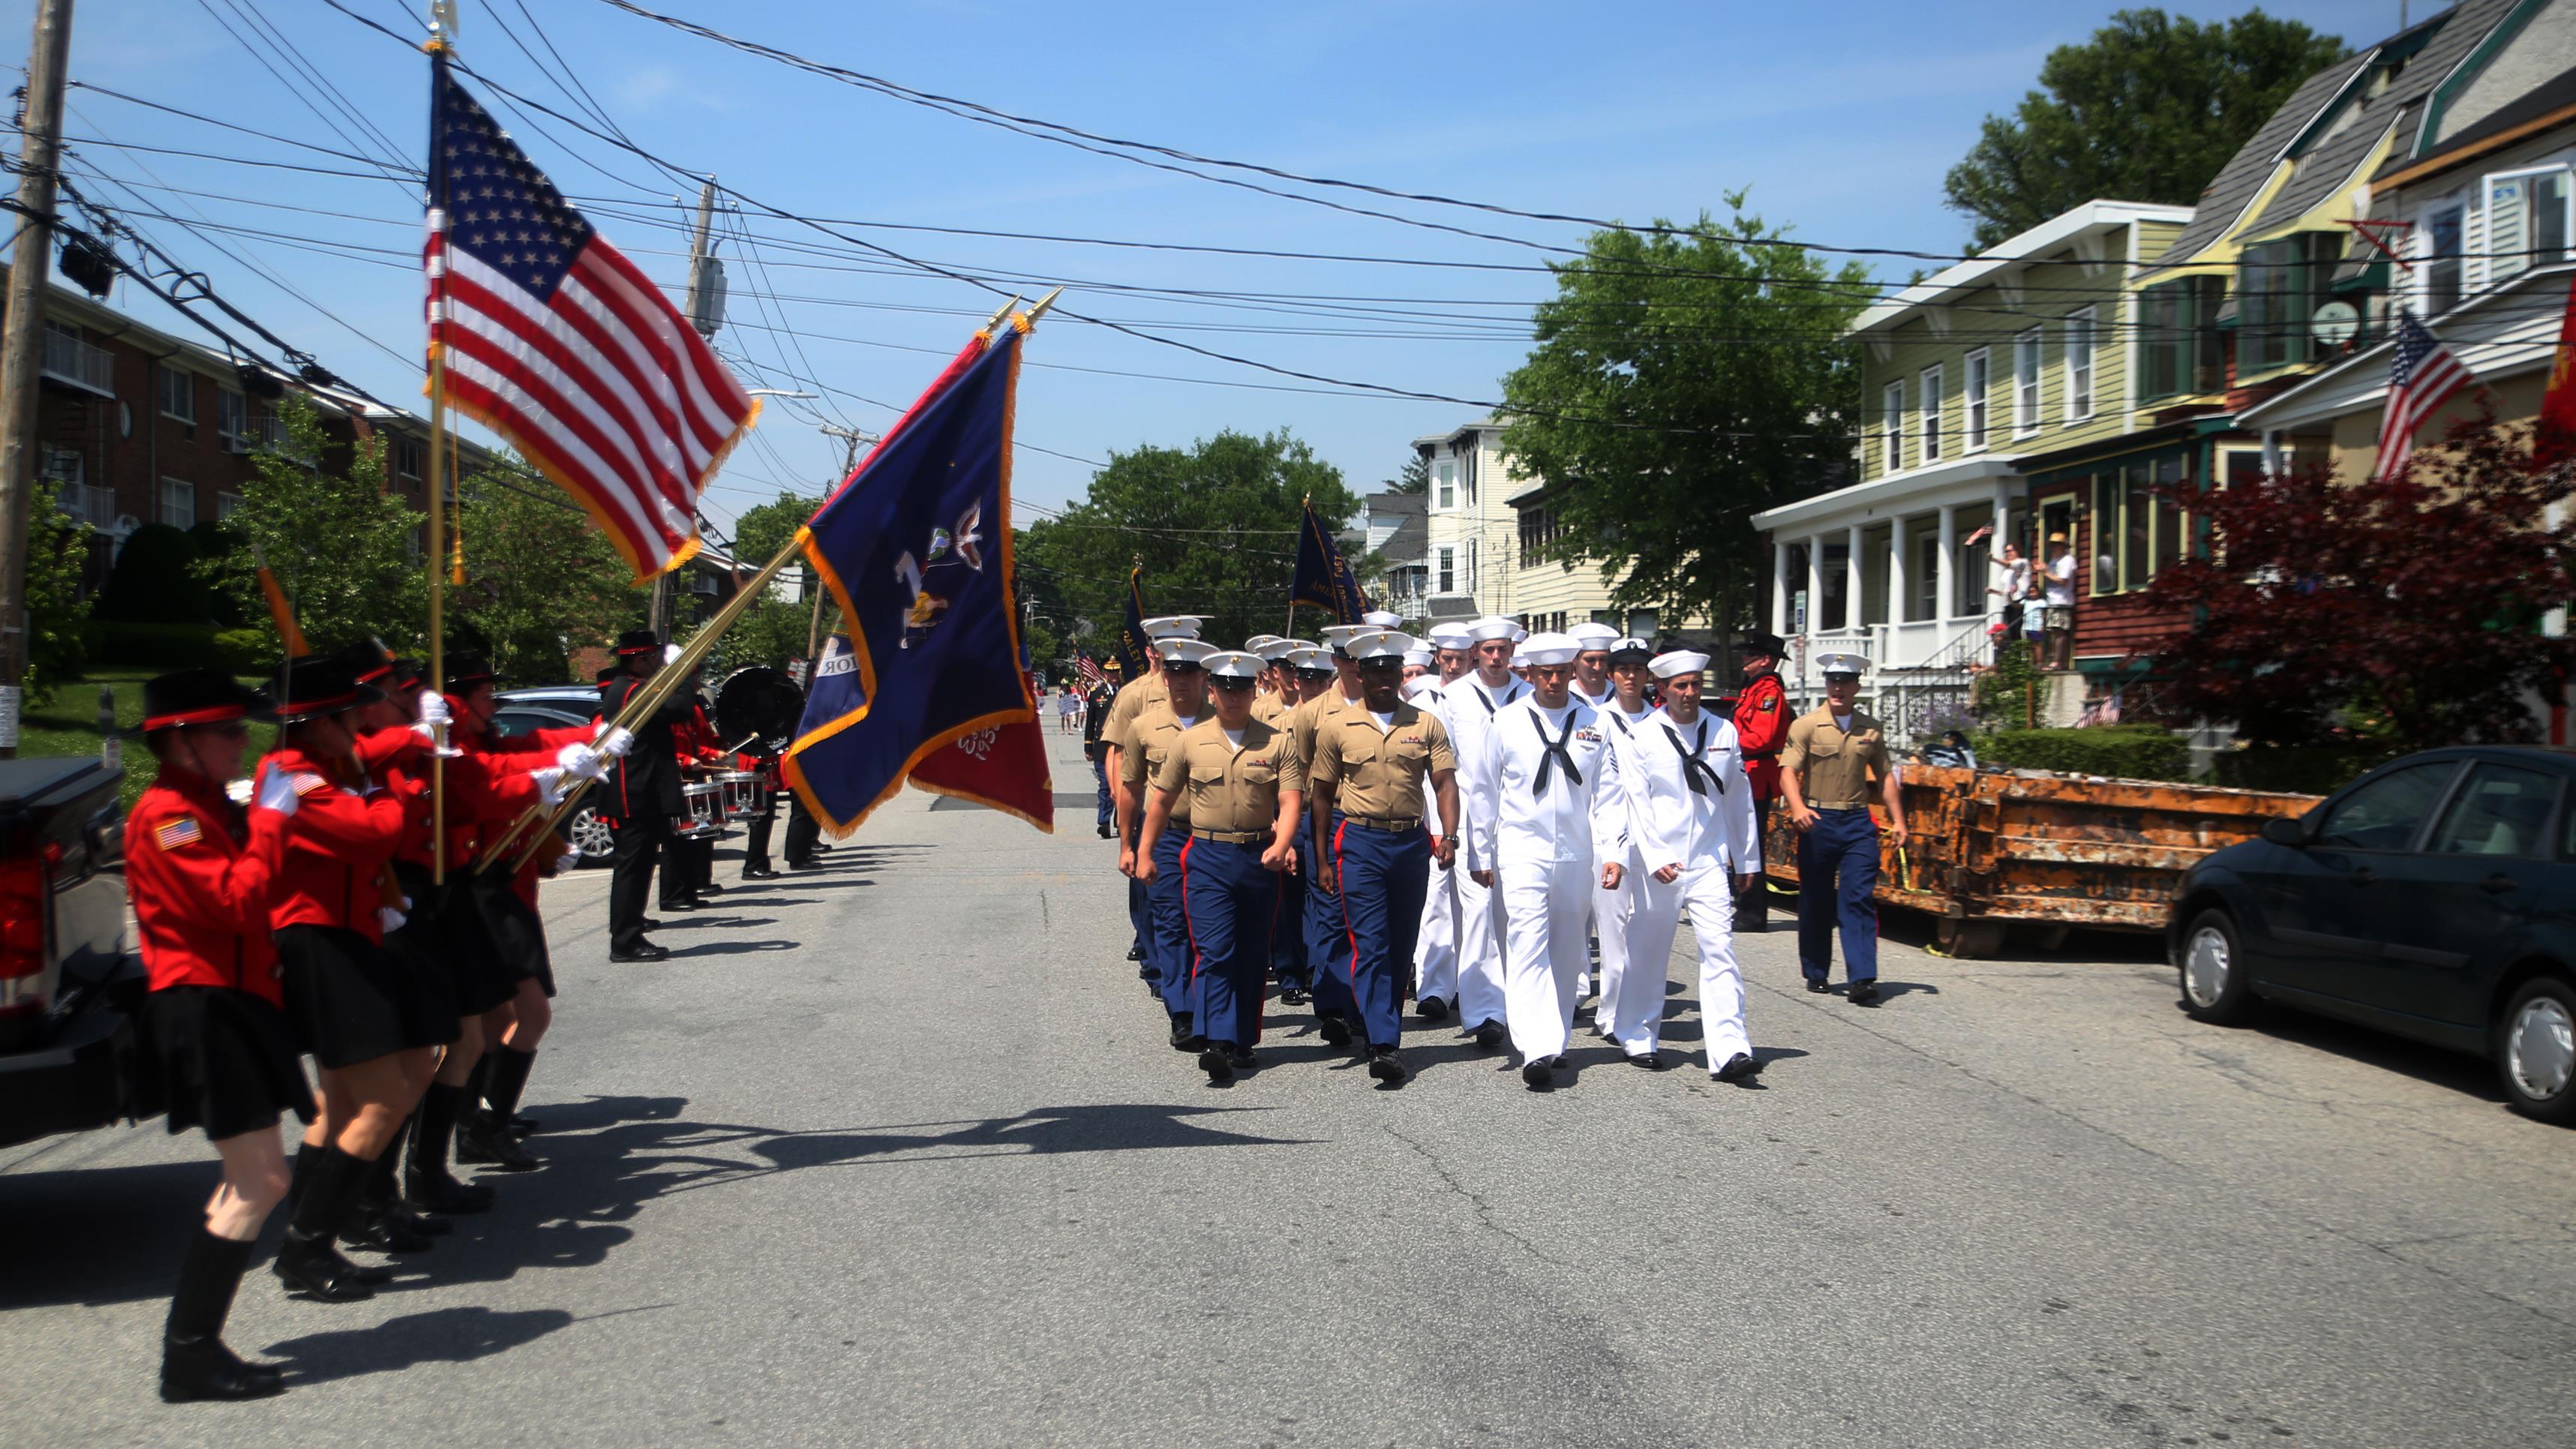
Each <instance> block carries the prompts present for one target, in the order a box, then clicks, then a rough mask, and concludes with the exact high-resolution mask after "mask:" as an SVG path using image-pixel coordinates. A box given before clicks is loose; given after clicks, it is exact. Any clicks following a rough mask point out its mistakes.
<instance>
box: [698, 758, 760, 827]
mask: <svg viewBox="0 0 2576 1449" xmlns="http://www.w3.org/2000/svg"><path fill="white" fill-rule="evenodd" d="M707 778H708V779H709V780H712V781H714V782H715V783H716V785H718V786H719V787H721V788H722V789H723V791H724V813H725V818H726V819H728V820H740V819H742V818H744V817H745V816H749V815H757V814H759V813H760V803H761V802H760V776H759V775H758V774H756V773H754V772H753V771H750V770H718V771H717V772H716V773H714V774H712V775H709V776H708V777H707Z"/></svg>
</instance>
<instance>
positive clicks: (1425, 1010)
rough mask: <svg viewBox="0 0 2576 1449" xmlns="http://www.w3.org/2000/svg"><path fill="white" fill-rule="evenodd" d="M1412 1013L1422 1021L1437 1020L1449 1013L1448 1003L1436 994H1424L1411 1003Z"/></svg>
mask: <svg viewBox="0 0 2576 1449" xmlns="http://www.w3.org/2000/svg"><path fill="white" fill-rule="evenodd" d="M1413 1014H1414V1015H1416V1016H1418V1017H1421V1018H1422V1019H1423V1020H1424V1021H1439V1020H1442V1019H1443V1018H1445V1017H1447V1016H1448V1015H1449V1003H1448V1002H1445V1001H1443V1000H1441V999H1440V998H1439V997H1437V996H1426V997H1424V998H1422V999H1421V1000H1420V1001H1417V1002H1415V1003H1413Z"/></svg>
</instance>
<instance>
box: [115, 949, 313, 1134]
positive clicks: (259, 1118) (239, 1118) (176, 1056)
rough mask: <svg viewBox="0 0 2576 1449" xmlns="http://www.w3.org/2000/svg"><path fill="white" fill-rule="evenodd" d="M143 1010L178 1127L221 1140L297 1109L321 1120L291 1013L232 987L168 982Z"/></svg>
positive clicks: (175, 1129)
mask: <svg viewBox="0 0 2576 1449" xmlns="http://www.w3.org/2000/svg"><path fill="white" fill-rule="evenodd" d="M143 1011H144V1023H145V1029H146V1030H147V1031H149V1032H150V1033H151V1039H152V1050H153V1053H154V1055H155V1056H157V1057H158V1058H159V1059H160V1062H161V1076H162V1084H163V1086H164V1088H165V1089H166V1090H167V1092H168V1094H169V1101H170V1117H169V1121H170V1130H171V1131H173V1132H185V1131H187V1130H188V1129H189V1128H191V1127H194V1128H199V1129H201V1130H203V1131H204V1132H205V1134H206V1136H207V1137H208V1138H209V1139H211V1140H213V1141H217V1142H220V1141H222V1140H223V1139H225V1138H227V1137H239V1136H240V1135H241V1134H243V1133H245V1132H257V1131H259V1130H261V1129H262V1128H267V1127H274V1126H276V1125H277V1123H278V1120H279V1119H280V1118H282V1117H284V1116H285V1115H286V1114H287V1113H289V1112H293V1113H294V1114H295V1115H296V1116H298V1117H301V1118H303V1119H304V1120H305V1121H307V1122H310V1121H312V1120H313V1116H314V1106H313V1089H312V1087H311V1086H310V1085H309V1084H308V1083H306V1081H305V1080H304V1063H303V1062H302V1061H301V1060H299V1058H300V1056H301V1053H300V1052H298V1051H297V1049H296V1045H295V1029H294V1028H293V1027H292V1026H290V1025H288V1024H287V1020H286V1013H284V1012H282V1011H279V1010H278V1009H277V1008H276V1007H274V1006H271V1005H269V1004H268V1003H267V1002H266V1001H263V1000H261V999H260V998H259V997H256V996H253V995H252V994H251V993H249V992H247V991H235V990H234V989H232V988H231V987H229V986H170V987H165V988H163V989H161V990H159V991H155V992H153V993H152V994H151V995H150V996H148V997H146V998H145V999H144V1007H143Z"/></svg>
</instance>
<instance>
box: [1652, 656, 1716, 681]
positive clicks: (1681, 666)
mask: <svg viewBox="0 0 2576 1449" xmlns="http://www.w3.org/2000/svg"><path fill="white" fill-rule="evenodd" d="M1646 667H1647V668H1648V669H1651V670H1653V671H1655V677H1656V678H1657V679H1677V678H1679V677H1681V676H1682V675H1685V674H1698V673H1700V672H1701V671H1703V670H1705V669H1707V668H1708V656H1707V655H1705V654H1700V653H1697V652H1694V651H1692V650H1689V649H1676V650H1674V651H1672V652H1671V653H1669V654H1658V655H1656V656H1655V657H1654V658H1652V659H1649V660H1647V661H1646Z"/></svg>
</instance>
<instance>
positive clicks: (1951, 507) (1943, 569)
mask: <svg viewBox="0 0 2576 1449" xmlns="http://www.w3.org/2000/svg"><path fill="white" fill-rule="evenodd" d="M1958 553H1959V508H1958V505H1956V504H1953V503H1944V504H1942V505H1941V561H1940V570H1939V579H1940V582H1939V583H1937V584H1935V585H1934V588H1935V589H1936V590H1937V591H1938V592H1939V594H1940V597H1939V598H1937V599H1935V600H1934V601H1933V604H1932V617H1933V618H1935V619H1947V618H1949V617H1950V616H1951V615H1953V614H1956V613H1957V612H1959V609H1958V605H1957V604H1956V603H1954V602H1953V601H1954V600H1956V599H1957V598H1958V597H1959V560H1958ZM1943 642H1945V643H1946V642H1947V641H1946V640H1945V641H1943Z"/></svg>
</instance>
